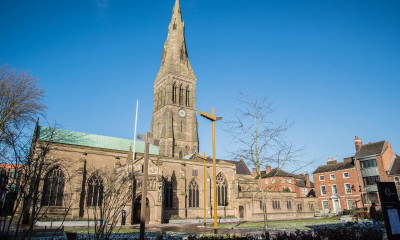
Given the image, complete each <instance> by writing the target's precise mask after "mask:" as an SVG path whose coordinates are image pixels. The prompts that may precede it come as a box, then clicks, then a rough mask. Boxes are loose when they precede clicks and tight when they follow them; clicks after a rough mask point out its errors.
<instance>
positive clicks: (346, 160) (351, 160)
mask: <svg viewBox="0 0 400 240" xmlns="http://www.w3.org/2000/svg"><path fill="white" fill-rule="evenodd" d="M343 162H353V157H347V158H344V159H343Z"/></svg>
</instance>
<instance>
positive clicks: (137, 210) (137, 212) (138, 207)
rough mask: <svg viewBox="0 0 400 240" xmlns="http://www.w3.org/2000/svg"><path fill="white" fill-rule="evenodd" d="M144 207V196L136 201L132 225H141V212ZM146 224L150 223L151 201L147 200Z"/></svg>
mask: <svg viewBox="0 0 400 240" xmlns="http://www.w3.org/2000/svg"><path fill="white" fill-rule="evenodd" d="M141 206H142V196H138V197H137V198H136V200H135V204H134V205H133V211H132V214H133V221H132V223H133V224H135V223H140V210H141ZM145 219H146V224H148V223H149V221H150V202H149V199H148V198H146V218H145Z"/></svg>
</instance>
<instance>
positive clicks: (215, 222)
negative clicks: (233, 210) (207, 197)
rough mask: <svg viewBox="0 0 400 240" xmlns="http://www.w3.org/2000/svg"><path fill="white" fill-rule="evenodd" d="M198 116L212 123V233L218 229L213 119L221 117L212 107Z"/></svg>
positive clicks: (216, 119)
mask: <svg viewBox="0 0 400 240" xmlns="http://www.w3.org/2000/svg"><path fill="white" fill-rule="evenodd" d="M199 114H200V116H202V117H205V118H207V119H208V120H210V121H211V123H212V124H211V125H212V145H213V182H214V233H215V234H216V233H217V231H218V223H217V164H216V159H215V121H218V120H221V119H222V117H216V116H215V115H214V108H212V109H211V114H208V113H205V112H203V111H199Z"/></svg>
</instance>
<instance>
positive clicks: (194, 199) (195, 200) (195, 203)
mask: <svg viewBox="0 0 400 240" xmlns="http://www.w3.org/2000/svg"><path fill="white" fill-rule="evenodd" d="M189 207H196V208H197V207H199V185H197V183H196V181H194V179H193V180H192V181H191V182H190V185H189Z"/></svg>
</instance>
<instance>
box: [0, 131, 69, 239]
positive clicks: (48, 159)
mask: <svg viewBox="0 0 400 240" xmlns="http://www.w3.org/2000/svg"><path fill="white" fill-rule="evenodd" d="M36 128H38V125H37V126H36ZM54 130H55V129H54V128H47V137H46V140H45V141H42V140H40V139H38V138H37V136H36V135H34V137H33V138H32V139H31V141H30V142H29V143H30V144H27V143H26V142H24V141H21V139H19V138H18V137H19V136H15V137H12V138H9V139H11V141H10V142H9V143H8V147H9V148H11V149H12V153H13V154H7V157H8V158H7V160H6V161H5V162H7V163H6V164H5V165H6V166H8V168H9V169H10V170H11V172H14V173H16V172H20V173H21V174H20V175H18V176H19V177H17V178H14V180H13V181H14V182H13V183H14V184H15V186H16V191H15V193H16V195H15V198H14V199H13V201H12V204H8V208H9V209H8V212H7V213H6V214H5V215H3V219H2V221H1V224H0V236H2V237H7V238H10V239H11V238H12V237H13V238H14V239H19V238H21V237H23V238H24V239H25V238H28V239H30V238H31V237H32V233H33V227H34V224H35V223H36V222H37V221H38V220H40V219H42V218H43V217H47V213H48V210H49V209H50V208H51V207H52V206H54V205H57V207H58V209H59V211H60V214H59V218H60V219H58V220H61V221H64V220H65V218H66V216H67V215H68V212H69V210H70V208H71V207H72V205H73V201H72V195H73V189H72V187H71V186H70V185H69V184H68V183H69V182H70V181H71V179H72V177H73V175H74V174H72V175H71V174H68V172H65V175H62V176H58V177H59V179H57V181H58V182H57V183H58V185H59V186H60V187H59V189H62V193H60V194H58V196H60V197H59V199H60V200H58V202H57V203H56V202H55V201H56V198H54V199H51V200H50V201H44V199H45V196H44V195H45V194H46V193H45V192H46V179H47V178H48V174H49V173H50V172H51V170H53V169H54V168H57V167H59V166H63V167H65V169H68V168H69V166H68V164H70V163H69V161H64V159H62V158H60V157H58V156H57V155H55V154H53V153H52V150H53V141H52V139H53V138H54ZM35 132H36V131H35ZM28 145H30V146H28ZM2 160H4V159H2ZM3 164H4V163H3ZM8 177H9V178H10V179H13V178H12V176H8ZM52 180H53V181H54V180H55V179H54V178H53V179H52ZM47 181H49V179H47ZM9 184H10V183H9ZM7 194H9V193H7ZM61 197H62V198H61ZM49 198H52V197H49ZM5 216H7V217H5ZM21 224H27V228H26V229H27V230H26V231H25V232H24V233H23V234H21V233H20V232H19V230H20V227H21ZM11 227H13V229H11ZM14 228H15V229H14ZM11 230H15V231H11Z"/></svg>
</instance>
